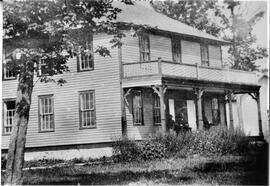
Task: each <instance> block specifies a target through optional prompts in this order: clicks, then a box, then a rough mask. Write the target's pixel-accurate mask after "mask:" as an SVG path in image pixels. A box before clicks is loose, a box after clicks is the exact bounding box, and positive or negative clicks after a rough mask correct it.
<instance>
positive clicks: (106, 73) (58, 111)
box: [2, 34, 121, 149]
mask: <svg viewBox="0 0 270 186" xmlns="http://www.w3.org/2000/svg"><path fill="white" fill-rule="evenodd" d="M110 39H111V36H107V35H104V34H100V35H95V36H94V48H96V47H97V46H98V45H102V46H108V47H110V43H109V40H110ZM109 49H110V51H111V56H112V57H101V56H99V55H98V54H94V70H92V71H85V72H77V61H76V57H73V58H72V59H70V60H69V61H68V63H67V65H68V66H69V69H70V72H67V73H64V74H62V75H57V76H56V77H62V78H64V79H65V80H66V81H67V83H66V84H64V85H63V86H58V85H56V84H53V83H46V84H45V83H37V84H36V85H35V87H34V90H33V94H32V104H31V111H30V119H29V125H28V129H27V140H26V147H40V146H51V145H53V146H54V145H68V144H87V143H98V142H108V141H111V140H112V138H113V137H115V136H120V135H121V105H120V83H119V65H118V51H117V49H111V48H109ZM35 80H36V78H35ZM16 89H17V80H10V81H3V89H2V99H5V98H15V97H16ZM83 90H95V103H96V128H93V129H82V130H80V129H79V94H78V92H79V91H83ZM47 94H53V96H54V118H55V120H54V121H55V123H54V124H55V131H54V132H46V133H39V132H38V124H39V123H38V96H39V95H47ZM9 138H10V136H2V149H7V148H8V142H9Z"/></svg>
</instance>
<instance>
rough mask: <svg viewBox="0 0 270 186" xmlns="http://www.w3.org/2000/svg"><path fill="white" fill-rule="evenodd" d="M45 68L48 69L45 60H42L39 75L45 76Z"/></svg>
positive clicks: (39, 65)
mask: <svg viewBox="0 0 270 186" xmlns="http://www.w3.org/2000/svg"><path fill="white" fill-rule="evenodd" d="M45 68H46V64H45V61H44V60H40V62H39V63H38V72H37V75H38V76H41V75H44V74H45Z"/></svg>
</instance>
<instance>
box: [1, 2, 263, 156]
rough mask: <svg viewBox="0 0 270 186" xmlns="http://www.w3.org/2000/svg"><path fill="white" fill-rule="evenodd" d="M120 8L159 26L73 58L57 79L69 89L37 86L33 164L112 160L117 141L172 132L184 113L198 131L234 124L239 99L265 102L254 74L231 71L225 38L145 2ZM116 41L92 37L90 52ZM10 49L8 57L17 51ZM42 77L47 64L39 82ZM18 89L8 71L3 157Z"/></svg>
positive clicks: (30, 138) (128, 16) (30, 134)
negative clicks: (107, 52) (104, 52)
mask: <svg viewBox="0 0 270 186" xmlns="http://www.w3.org/2000/svg"><path fill="white" fill-rule="evenodd" d="M115 4H116V5H117V6H119V8H121V9H122V12H121V13H120V14H119V15H118V19H117V20H118V21H119V22H122V23H134V24H135V25H141V24H143V25H149V26H151V27H156V28H155V29H150V30H149V31H146V32H145V33H142V34H140V35H138V36H133V30H132V29H130V28H127V29H126V30H124V32H125V34H126V37H124V38H123V45H122V47H121V48H113V49H111V57H105V58H104V57H102V56H99V55H98V54H93V55H92V56H89V55H88V54H84V53H81V54H80V55H77V56H73V57H71V58H70V59H69V61H68V64H67V65H68V66H69V69H70V72H66V73H64V74H62V75H58V76H61V77H63V78H64V79H65V80H66V81H67V83H66V84H65V85H64V86H57V85H56V84H53V83H40V82H38V83H36V84H35V87H34V90H33V95H32V104H31V111H30V119H29V125H28V130H27V141H26V159H30V158H42V157H44V156H45V157H53V158H67V159H68V158H73V157H81V156H82V157H89V156H92V157H98V156H102V155H110V153H111V148H110V143H111V142H112V141H113V140H114V139H115V138H116V137H119V136H121V135H127V136H128V137H130V138H133V139H143V138H145V137H147V136H149V135H151V134H155V133H156V132H157V131H160V132H166V131H167V130H168V128H169V127H168V125H167V124H168V120H169V118H170V119H173V120H177V118H178V117H179V116H181V117H182V118H183V119H184V120H185V121H187V123H188V124H189V126H190V127H191V128H192V130H197V129H202V130H203V128H204V127H203V126H204V123H205V122H206V121H207V122H209V123H211V124H213V125H221V126H225V127H226V126H227V127H229V126H233V125H234V120H233V110H232V102H233V101H234V100H233V99H232V94H233V93H234V94H238V93H241V94H244V93H249V94H251V95H253V96H254V98H258V96H257V95H258V92H259V88H260V86H259V85H258V83H257V80H256V75H255V74H254V73H252V72H244V71H236V70H231V69H228V68H224V65H223V63H222V45H226V44H228V43H227V42H225V41H224V40H222V39H219V38H216V37H214V36H211V35H209V34H206V33H204V32H201V31H199V30H196V29H195V28H192V27H190V26H187V25H185V24H183V23H181V22H179V21H176V20H173V19H171V18H169V17H167V16H165V15H162V14H160V13H157V12H155V11H154V10H153V9H152V8H151V7H150V6H149V5H148V3H146V2H137V3H136V2H135V5H133V6H130V5H124V4H118V3H115ZM111 39H112V36H110V35H105V34H96V35H93V37H91V39H90V40H91V41H90V43H91V45H92V47H91V48H95V47H97V46H99V45H102V46H107V47H110V46H111V44H110V42H109V41H110V40H111ZM5 52H6V55H5V59H6V60H8V58H9V55H12V54H10V53H9V52H8V51H5ZM39 73H42V64H41V68H40V71H39V72H38V73H37V77H35V79H37V78H38V74H39ZM16 88H17V80H16V77H14V75H13V74H12V72H10V71H7V70H5V69H4V71H3V87H2V99H3V123H2V129H3V130H2V152H4V153H5V152H7V149H8V142H9V138H10V133H11V131H12V125H13V124H14V120H13V116H14V109H15V98H16ZM256 96H257V97H256ZM257 100H258V99H257ZM258 104H259V100H258ZM258 113H259V112H258ZM226 115H228V117H226ZM259 116H260V114H259ZM259 120H260V119H259ZM166 123H167V124H166ZM259 126H261V124H260V122H259ZM260 131H261V130H260Z"/></svg>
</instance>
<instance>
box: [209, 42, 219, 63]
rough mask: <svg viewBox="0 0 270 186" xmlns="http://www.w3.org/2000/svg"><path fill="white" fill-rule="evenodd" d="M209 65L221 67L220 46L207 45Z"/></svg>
mask: <svg viewBox="0 0 270 186" xmlns="http://www.w3.org/2000/svg"><path fill="white" fill-rule="evenodd" d="M208 50H209V65H210V66H213V67H219V68H221V67H222V62H221V50H220V46H214V45H209V46H208Z"/></svg>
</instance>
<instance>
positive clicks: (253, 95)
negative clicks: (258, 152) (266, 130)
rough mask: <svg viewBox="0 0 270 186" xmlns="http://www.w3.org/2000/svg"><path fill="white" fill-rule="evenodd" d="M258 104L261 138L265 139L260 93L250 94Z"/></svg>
mask: <svg viewBox="0 0 270 186" xmlns="http://www.w3.org/2000/svg"><path fill="white" fill-rule="evenodd" d="M248 94H249V95H250V96H251V97H252V98H253V99H254V100H255V101H256V102H257V110H258V124H259V136H262V137H263V131H262V116H261V101H260V92H254V93H248Z"/></svg>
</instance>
